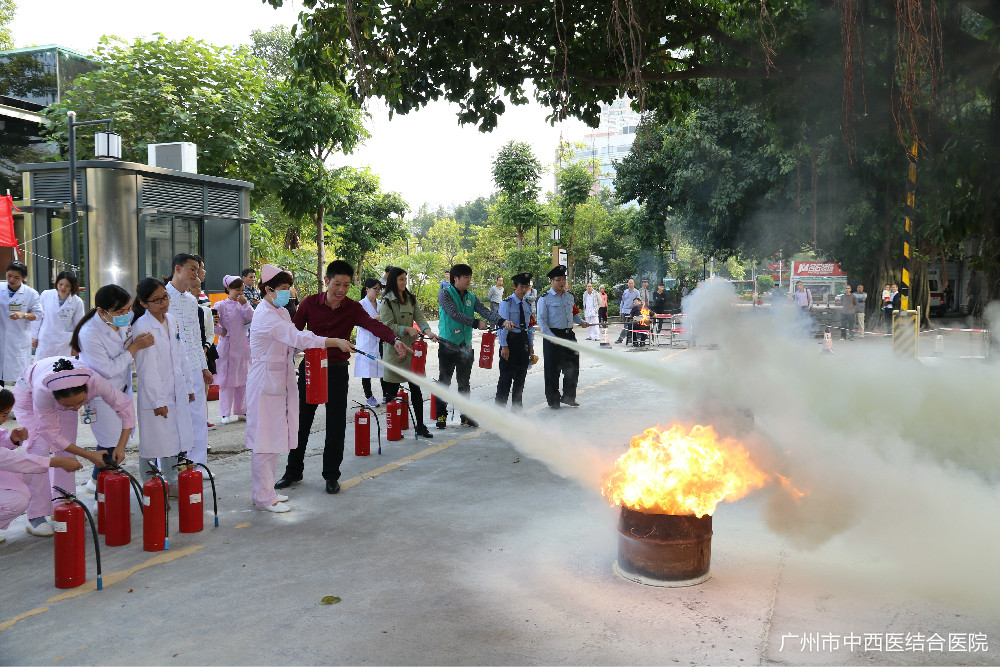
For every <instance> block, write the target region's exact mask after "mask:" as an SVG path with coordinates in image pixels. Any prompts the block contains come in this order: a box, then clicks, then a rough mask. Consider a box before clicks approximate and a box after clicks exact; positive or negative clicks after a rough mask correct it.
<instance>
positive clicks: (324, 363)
mask: <svg viewBox="0 0 1000 667" xmlns="http://www.w3.org/2000/svg"><path fill="white" fill-rule="evenodd" d="M327 361H328V359H323V361H321V362H319V367H320V368H326V363H327Z"/></svg>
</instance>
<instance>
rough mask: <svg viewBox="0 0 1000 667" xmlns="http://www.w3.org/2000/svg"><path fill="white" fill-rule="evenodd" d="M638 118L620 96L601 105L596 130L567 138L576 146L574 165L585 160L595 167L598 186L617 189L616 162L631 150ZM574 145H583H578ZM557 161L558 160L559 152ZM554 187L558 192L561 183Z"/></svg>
mask: <svg viewBox="0 0 1000 667" xmlns="http://www.w3.org/2000/svg"><path fill="white" fill-rule="evenodd" d="M639 120H640V115H639V113H638V112H636V111H634V110H633V109H632V106H631V102H630V101H629V100H627V99H617V100H615V101H614V102H612V103H611V104H602V105H601V122H600V125H599V126H598V127H597V130H595V131H594V132H591V133H589V134H586V135H584V136H583V138H582V139H568V140H567V143H569V144H571V145H573V152H572V154H571V156H570V157H569V162H570V163H571V164H575V163H578V162H585V163H587V164H591V165H593V166H594V176H595V177H596V183H595V189H600V188H607V189H609V190H612V191H613V190H614V181H615V172H616V167H615V162H620V161H622V160H623V159H625V156H626V155H628V153H629V151H631V150H632V142H633V141H635V132H636V128H638V126H639ZM575 144H584V146H583V147H577V146H575ZM556 161H557V163H558V161H559V152H558V151H557V153H556ZM554 190H555V191H556V192H558V186H556V187H555V189H554Z"/></svg>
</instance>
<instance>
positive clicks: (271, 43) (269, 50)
mask: <svg viewBox="0 0 1000 667" xmlns="http://www.w3.org/2000/svg"><path fill="white" fill-rule="evenodd" d="M294 42H295V38H294V37H293V36H292V31H291V30H290V29H289V28H287V27H285V26H283V25H275V26H271V29H270V30H268V31H266V32H265V31H263V30H256V29H255V30H253V31H251V32H250V44H249V46H248V47H247V48H248V50H249V52H250V55H252V56H253V57H255V58H258V59H259V60H261V61H263V62H264V66H265V68H266V69H267V74H268V76H270V77H271V78H272V79H274V80H275V81H286V80H288V79H289V78H290V77H291V76H292V73H293V71H294V70H293V68H292V61H291V58H290V54H291V52H292V45H293V44H294Z"/></svg>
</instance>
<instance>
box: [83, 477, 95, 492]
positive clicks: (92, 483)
mask: <svg viewBox="0 0 1000 667" xmlns="http://www.w3.org/2000/svg"><path fill="white" fill-rule="evenodd" d="M83 490H84V492H85V493H97V483H96V482H95V481H94V478H93V477H91V478H90V479H88V480H87V485H86V486H84V487H83Z"/></svg>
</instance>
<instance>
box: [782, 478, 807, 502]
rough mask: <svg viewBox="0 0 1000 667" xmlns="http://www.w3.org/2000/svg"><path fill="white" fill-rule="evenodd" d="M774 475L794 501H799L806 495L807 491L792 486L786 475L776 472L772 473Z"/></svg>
mask: <svg viewBox="0 0 1000 667" xmlns="http://www.w3.org/2000/svg"><path fill="white" fill-rule="evenodd" d="M774 476H775V477H777V478H778V480H779V481H780V482H781V488H783V489H784V490H785V491H786V492H787V493H788V495H790V496H791V497H792V500H794V501H795V502H799V501H800V500H802V499H803V498H805V497H806V496H807V495H809V492H808V491H799V490H798V489H796V488H795V487H794V486H792V481H791V480H790V479H788V478H787V477H785V476H784V475H779V474H778V473H774Z"/></svg>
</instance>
